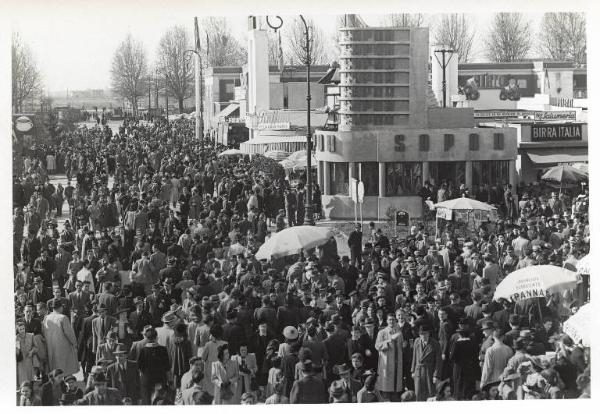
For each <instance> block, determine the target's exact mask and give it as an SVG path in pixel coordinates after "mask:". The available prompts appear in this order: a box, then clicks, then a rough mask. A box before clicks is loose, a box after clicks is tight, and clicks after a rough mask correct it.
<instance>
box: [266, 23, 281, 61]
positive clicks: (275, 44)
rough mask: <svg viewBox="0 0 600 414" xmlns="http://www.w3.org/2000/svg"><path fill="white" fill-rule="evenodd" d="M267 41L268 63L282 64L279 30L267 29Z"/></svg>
mask: <svg viewBox="0 0 600 414" xmlns="http://www.w3.org/2000/svg"><path fill="white" fill-rule="evenodd" d="M267 42H268V46H269V50H268V53H269V65H275V66H283V60H284V56H283V50H282V44H281V31H277V33H275V32H273V31H272V30H269V31H267Z"/></svg>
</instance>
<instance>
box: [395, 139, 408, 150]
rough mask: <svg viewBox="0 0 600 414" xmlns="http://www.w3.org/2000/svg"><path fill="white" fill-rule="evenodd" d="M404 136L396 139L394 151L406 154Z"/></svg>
mask: <svg viewBox="0 0 600 414" xmlns="http://www.w3.org/2000/svg"><path fill="white" fill-rule="evenodd" d="M404 138H405V137H404V135H396V136H395V137H394V150H395V151H397V152H404V151H405V149H406V146H405V145H404Z"/></svg>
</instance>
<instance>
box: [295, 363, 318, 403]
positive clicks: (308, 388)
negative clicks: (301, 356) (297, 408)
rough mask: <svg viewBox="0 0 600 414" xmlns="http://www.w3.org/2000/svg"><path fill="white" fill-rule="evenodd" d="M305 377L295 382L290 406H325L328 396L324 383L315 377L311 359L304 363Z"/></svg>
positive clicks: (302, 368)
mask: <svg viewBox="0 0 600 414" xmlns="http://www.w3.org/2000/svg"><path fill="white" fill-rule="evenodd" d="M301 370H302V374H303V377H302V378H301V379H299V380H296V381H294V384H293V385H292V390H291V392H290V404H325V403H327V395H326V394H325V385H324V384H323V381H322V380H321V379H320V378H318V377H316V376H315V372H314V369H313V364H312V361H311V360H310V359H307V360H305V361H304V362H303V363H302V367H301Z"/></svg>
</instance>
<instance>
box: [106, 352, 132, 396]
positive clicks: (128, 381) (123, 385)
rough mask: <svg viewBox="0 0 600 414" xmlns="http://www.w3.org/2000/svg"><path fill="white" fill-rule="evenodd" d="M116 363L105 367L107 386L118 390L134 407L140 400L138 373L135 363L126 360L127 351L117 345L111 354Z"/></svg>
mask: <svg viewBox="0 0 600 414" xmlns="http://www.w3.org/2000/svg"><path fill="white" fill-rule="evenodd" d="M113 354H114V356H115V358H116V361H115V362H114V363H112V364H110V365H109V366H108V367H106V376H107V379H108V386H109V387H112V388H115V389H117V390H119V392H120V393H121V397H129V398H131V400H132V401H133V403H134V405H135V404H137V403H138V401H139V398H140V373H139V371H138V365H137V362H135V361H130V360H128V359H127V349H126V348H125V346H124V345H123V344H118V345H117V349H116V350H115V351H114V352H113Z"/></svg>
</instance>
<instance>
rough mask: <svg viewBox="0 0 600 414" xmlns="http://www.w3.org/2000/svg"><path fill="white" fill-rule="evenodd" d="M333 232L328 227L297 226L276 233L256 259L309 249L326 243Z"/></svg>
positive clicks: (264, 245) (281, 255) (261, 248)
mask: <svg viewBox="0 0 600 414" xmlns="http://www.w3.org/2000/svg"><path fill="white" fill-rule="evenodd" d="M332 236H333V232H332V231H331V229H329V228H328V227H315V226H295V227H288V228H287V229H284V230H281V231H280V232H277V233H274V234H273V235H272V236H271V238H270V239H269V240H267V241H266V242H265V243H264V244H263V245H262V246H260V249H258V252H256V256H255V257H256V259H257V260H262V259H267V260H270V259H273V258H277V257H285V256H291V255H294V254H297V253H298V252H299V251H300V250H308V249H312V248H314V247H317V246H321V245H323V244H325V243H326V242H327V241H328V240H329V239H330V238H331V237H332Z"/></svg>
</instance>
